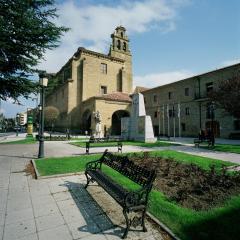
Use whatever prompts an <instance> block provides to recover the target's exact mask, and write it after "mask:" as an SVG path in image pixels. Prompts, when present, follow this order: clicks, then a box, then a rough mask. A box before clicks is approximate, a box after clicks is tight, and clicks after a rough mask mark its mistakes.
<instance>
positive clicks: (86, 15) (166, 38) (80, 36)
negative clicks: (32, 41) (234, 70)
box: [1, 0, 240, 117]
mask: <svg viewBox="0 0 240 240" xmlns="http://www.w3.org/2000/svg"><path fill="white" fill-rule="evenodd" d="M57 8H58V9H59V12H58V13H59V15H60V16H59V18H58V19H57V20H56V23H57V24H59V25H65V26H68V27H70V28H71V31H70V32H68V33H67V34H65V36H64V37H63V38H62V43H61V45H60V47H59V48H58V49H55V50H54V51H47V52H46V56H45V59H46V61H43V62H41V63H40V64H39V68H40V69H46V70H47V71H50V72H57V71H58V70H59V69H60V67H61V66H62V65H63V64H64V63H65V62H66V61H67V60H68V59H69V58H70V57H71V56H72V55H73V53H74V52H75V51H76V49H77V47H79V46H83V47H85V48H88V49H92V50H95V51H99V52H103V53H107V52H108V48H109V44H110V41H111V39H110V34H111V33H112V32H113V31H114V28H115V27H116V26H117V25H119V24H120V23H121V24H122V25H123V26H125V27H126V28H127V34H128V35H129V38H130V41H131V42H130V47H131V51H132V55H133V78H134V85H135V86H136V85H142V86H148V87H149V86H151V87H155V86H158V85H162V84H166V83H169V82H173V81H177V80H181V79H184V78H186V77H189V76H192V75H196V74H199V73H203V72H207V71H210V70H214V69H216V68H221V67H224V66H227V65H232V64H234V63H238V62H240V41H239V39H240V10H239V9H240V1H238V0H165V1H164V0H142V1H141V0H121V1H112V0H111V1H110V0H78V1H77V0H75V1H73V0H72V1H69V0H61V1H57ZM22 103H23V106H21V107H19V106H16V105H13V104H12V103H11V101H8V102H2V110H1V111H3V112H4V114H5V115H6V116H8V117H10V116H14V115H15V114H16V113H17V112H21V111H24V110H25V109H26V108H27V107H30V106H35V105H36V103H35V102H34V101H31V100H30V101H22Z"/></svg>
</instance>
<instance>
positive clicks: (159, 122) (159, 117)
mask: <svg viewBox="0 0 240 240" xmlns="http://www.w3.org/2000/svg"><path fill="white" fill-rule="evenodd" d="M160 134H161V115H160V106H159V108H158V137H160Z"/></svg>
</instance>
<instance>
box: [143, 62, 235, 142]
mask: <svg viewBox="0 0 240 240" xmlns="http://www.w3.org/2000/svg"><path fill="white" fill-rule="evenodd" d="M239 72H240V64H236V65H232V66H229V67H225V68H221V69H218V70H215V71H211V72H207V73H203V74H200V75H197V76H194V77H190V78H187V79H184V80H181V81H178V82H174V83H171V84H167V85H164V86H160V87H156V88H152V89H149V90H145V91H144V92H142V93H143V94H144V97H145V103H146V112H147V114H149V115H150V116H151V118H152V122H153V126H154V132H155V135H157V136H158V135H168V136H174V135H175V136H176V137H178V136H197V135H198V133H199V131H200V129H203V130H206V129H208V128H211V124H213V128H214V132H215V136H217V137H222V138H229V137H234V136H235V137H237V136H238V137H239V136H240V120H237V119H234V118H233V117H232V116H230V115H228V114H227V113H226V112H225V111H224V110H223V109H219V108H216V107H215V106H214V105H211V102H210V100H209V98H208V93H209V92H211V91H212V90H213V89H216V88H217V87H218V84H219V82H220V81H222V80H226V79H229V78H231V77H233V76H234V75H236V73H239ZM212 109H213V110H212ZM212 113H213V115H212Z"/></svg>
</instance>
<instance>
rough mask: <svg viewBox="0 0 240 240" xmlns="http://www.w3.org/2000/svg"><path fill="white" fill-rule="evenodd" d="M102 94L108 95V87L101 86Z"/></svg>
mask: <svg viewBox="0 0 240 240" xmlns="http://www.w3.org/2000/svg"><path fill="white" fill-rule="evenodd" d="M101 94H107V87H106V86H101Z"/></svg>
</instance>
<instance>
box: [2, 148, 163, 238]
mask: <svg viewBox="0 0 240 240" xmlns="http://www.w3.org/2000/svg"><path fill="white" fill-rule="evenodd" d="M60 146H61V144H60ZM64 146H65V145H64ZM51 147H53V146H51ZM70 147H71V146H70ZM49 149H50V148H49V147H47V151H49ZM36 150H37V145H36V144H27V145H0V239H1V240H55V239H56V240H73V239H82V240H94V239H95V240H115V239H120V237H121V236H122V234H123V230H124V226H125V224H124V219H123V215H122V212H121V208H120V207H119V205H117V204H116V203H115V202H114V200H113V199H111V197H109V196H108V195H107V194H106V193H105V192H104V191H103V190H102V189H101V188H99V187H98V186H89V188H88V190H87V191H86V190H85V189H84V188H83V186H84V184H85V182H86V180H85V176H83V175H80V176H79V175H78V176H69V177H60V178H51V179H41V180H34V179H32V177H31V176H30V175H29V176H27V175H26V173H25V172H24V169H25V165H26V164H27V163H28V162H29V161H30V159H31V158H32V157H33V155H35V152H36ZM70 150H71V149H70ZM70 150H69V151H70ZM147 228H148V232H147V233H143V232H140V231H130V232H129V235H128V238H127V239H132V240H135V239H146V240H147V239H148V240H150V239H151V240H153V239H156V240H162V239H163V238H162V235H161V233H160V232H159V231H158V230H157V229H156V228H155V227H154V226H153V225H152V224H151V223H150V222H148V221H147Z"/></svg>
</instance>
